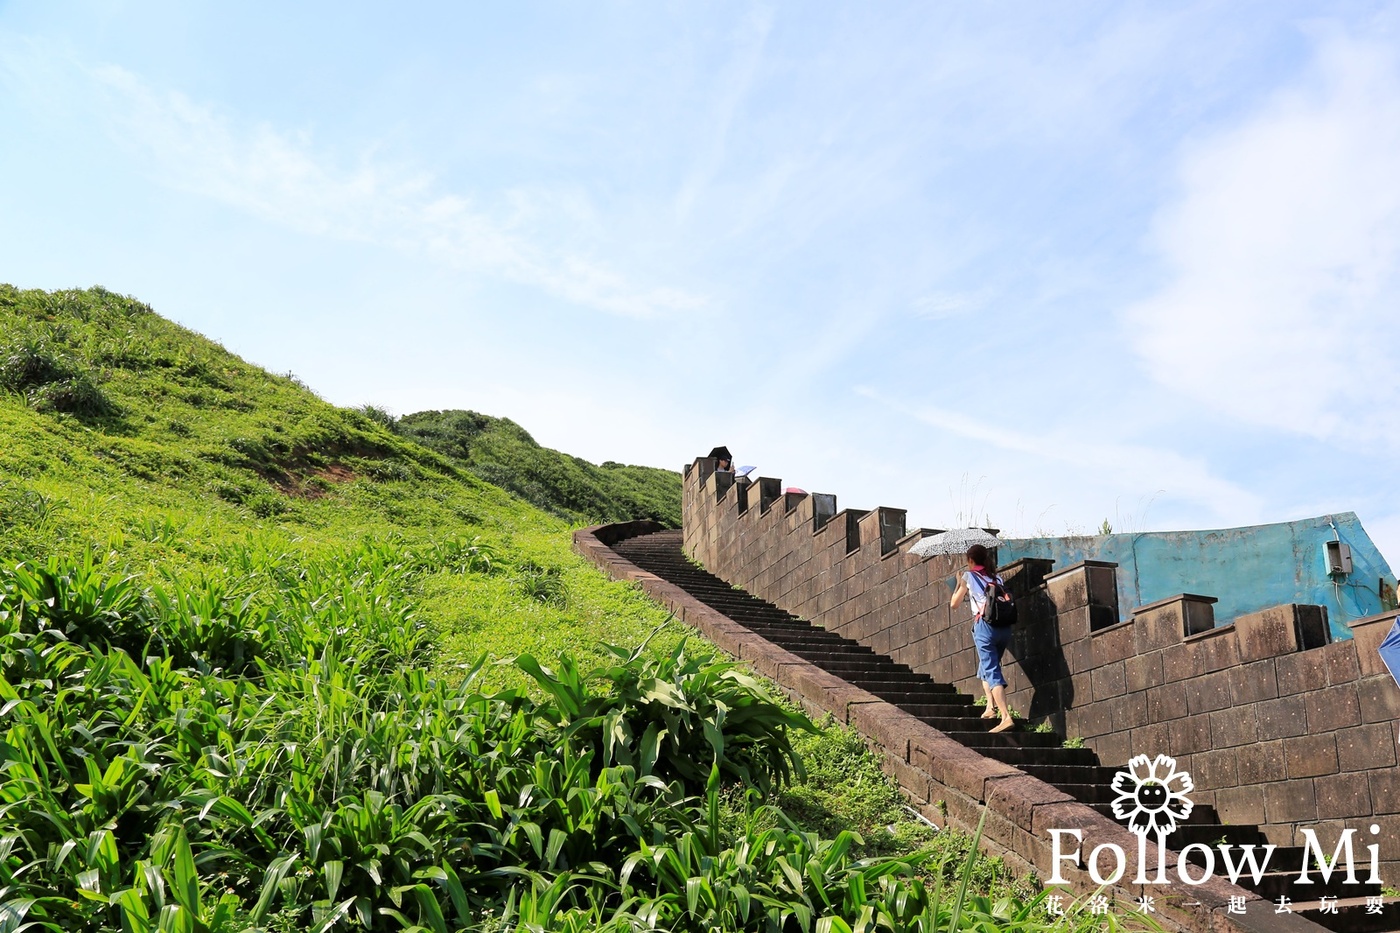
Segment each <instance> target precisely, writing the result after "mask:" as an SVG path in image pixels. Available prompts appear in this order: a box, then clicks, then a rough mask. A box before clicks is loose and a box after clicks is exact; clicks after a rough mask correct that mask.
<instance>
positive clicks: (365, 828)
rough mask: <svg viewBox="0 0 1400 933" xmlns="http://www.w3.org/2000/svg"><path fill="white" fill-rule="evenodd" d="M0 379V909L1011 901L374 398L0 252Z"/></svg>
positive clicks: (988, 873)
mask: <svg viewBox="0 0 1400 933" xmlns="http://www.w3.org/2000/svg"><path fill="white" fill-rule="evenodd" d="M0 385H3V388H4V391H3V392H0V436H3V438H4V440H5V443H4V444H3V445H0V674H2V675H3V677H2V678H0V694H3V698H0V733H2V734H0V801H3V802H2V803H0V929H3V930H19V929H44V930H72V931H106V930H114V931H115V930H124V931H148V930H149V931H154V930H188V931H200V933H203V931H208V933H221V931H234V930H267V931H291V930H320V931H329V930H353V929H371V930H399V929H412V930H431V931H448V930H507V929H509V930H526V929H530V930H595V929H612V930H623V929H626V930H645V929H665V930H697V931H698V930H741V929H742V930H749V929H752V930H798V929H801V930H818V931H839V930H845V929H861V930H873V929H875V928H876V926H880V928H882V929H909V930H929V929H933V928H935V927H936V928H937V929H940V930H941V929H974V928H976V929H981V928H992V927H993V926H995V927H997V928H1007V929H1016V928H1020V929H1039V928H1041V927H1042V926H1043V916H1044V912H1043V910H1040V909H1039V907H1038V904H1037V902H1036V901H1035V900H1034V898H1031V899H1026V898H1025V897H1022V896H1021V895H1023V894H1025V893H1027V892H1025V891H1024V890H1023V889H1021V888H1020V887H1018V886H1017V884H1016V883H1015V882H1014V881H1013V879H1011V878H1010V877H1009V876H1008V875H1007V873H1006V872H1005V870H1004V868H1001V867H1000V865H999V863H998V862H996V861H994V860H993V861H987V860H983V861H972V860H968V859H965V858H964V855H965V854H966V852H967V847H968V842H967V840H966V838H965V837H960V836H958V835H957V834H954V833H947V832H945V833H939V834H938V835H937V836H931V835H930V833H929V832H928V831H927V830H926V829H923V828H921V827H919V826H918V824H917V823H915V822H912V821H910V820H908V819H907V818H906V816H907V814H906V813H905V812H904V811H903V809H902V808H901V806H900V803H899V798H898V796H897V794H896V792H895V791H894V789H893V788H892V787H891V785H890V784H889V782H888V781H887V780H885V779H884V778H883V776H882V775H880V774H879V771H878V768H876V767H875V765H874V764H873V762H872V760H871V759H870V758H869V757H868V756H866V755H865V754H864V752H863V749H862V748H861V747H860V743H859V741H858V740H857V739H855V738H854V737H852V736H851V735H850V734H849V733H845V732H843V731H841V730H838V729H832V728H828V729H826V730H824V731H821V732H816V733H807V732H805V731H803V730H801V729H798V730H797V731H796V732H794V727H795V726H800V725H801V723H802V721H801V718H800V717H799V716H797V715H796V714H795V713H794V712H792V711H791V710H789V709H787V708H785V707H783V706H782V705H780V704H776V703H774V702H773V701H772V700H771V699H769V698H768V697H767V695H766V694H765V693H764V692H763V690H762V689H761V688H760V687H759V685H758V684H756V683H755V682H753V681H751V680H750V679H749V678H747V677H746V676H745V675H743V674H742V673H741V672H739V671H737V670H734V669H732V668H730V667H729V666H728V665H726V664H723V663H720V662H719V661H717V660H716V659H715V658H714V657H713V656H712V655H711V653H710V652H709V650H708V649H707V648H706V647H705V646H704V645H703V643H700V642H698V641H696V640H693V639H692V640H686V637H685V630H684V628H683V627H682V626H680V625H679V624H677V623H675V622H669V623H668V620H667V618H666V617H665V615H664V613H662V612H661V611H660V610H659V609H658V608H657V607H656V606H655V605H654V604H652V603H651V602H650V601H648V600H647V599H645V598H644V597H643V596H642V595H641V594H640V593H639V592H638V591H636V590H635V589H633V588H631V587H629V586H627V585H624V584H620V583H614V582H611V581H608V580H606V579H605V578H604V577H603V576H602V575H601V574H600V573H599V572H598V571H596V569H594V568H592V567H590V566H588V565H586V564H585V563H584V562H583V561H582V560H581V559H579V558H578V557H576V556H575V555H573V554H572V553H571V551H570V548H569V538H568V526H567V525H566V523H565V522H563V521H562V520H560V519H559V518H557V517H554V516H551V515H548V514H545V513H543V512H541V511H539V510H536V509H534V508H532V507H530V506H528V505H525V504H523V503H522V502H520V501H519V500H518V499H517V498H514V497H512V496H510V495H508V494H506V493H504V492H502V491H501V490H499V489H497V488H496V487H494V486H492V485H490V484H487V483H485V482H483V481H482V480H480V479H479V478H478V477H477V476H475V475H473V474H471V473H470V472H468V471H466V470H463V469H461V468H460V467H459V466H458V465H457V464H456V463H454V462H453V461H452V460H450V459H449V458H446V457H444V456H442V455H440V454H438V453H436V452H434V451H430V450H428V449H426V448H424V447H422V446H421V445H418V444H416V443H414V442H412V441H411V440H408V439H407V438H404V437H401V436H399V435H397V434H395V433H394V432H391V431H389V430H386V429H385V427H384V426H383V425H382V424H380V423H379V422H377V421H376V420H375V419H374V418H372V417H368V416H366V415H365V414H364V413H362V412H353V411H345V410H342V409H337V408H335V407H334V406H331V405H329V404H327V403H325V402H323V401H321V400H320V399H317V398H316V397H315V396H314V395H313V394H312V393H310V392H309V391H308V390H307V389H306V388H305V387H304V386H302V385H300V384H299V383H298V382H297V381H296V380H295V379H294V378H292V377H290V376H275V375H271V374H269V373H266V372H264V371H262V370H259V369H257V368H256V367H253V366H249V365H248V364H246V363H244V362H243V361H241V360H239V359H237V358H236V357H234V356H232V355H231V354H229V353H227V352H226V351H224V350H223V349H222V348H221V347H219V346H217V345H216V344H213V343H211V342H209V341H207V340H204V339H203V338H201V337H199V336H197V335H195V334H192V333H190V332H189V331H186V330H184V329H182V328H180V327H178V326H176V325H174V324H172V323H170V322H169V321H166V320H164V319H162V318H160V317H159V316H157V315H155V314H154V313H152V312H151V310H150V309H149V308H147V307H146V306H144V305H142V304H141V303H140V302H137V301H134V300H132V299H129V298H123V297H121V296H117V295H114V294H112V293H109V292H106V291H104V290H102V289H90V290H87V291H81V292H59V293H44V292H37V291H25V292H21V291H19V290H17V289H13V288H9V287H4V286H0ZM608 644H617V645H627V646H642V647H640V648H637V649H635V650H622V651H618V650H613V649H609V648H608V647H607V645H608ZM582 672H590V673H582ZM803 757H805V758H807V759H809V760H811V761H813V762H814V767H813V768H812V779H809V780H808V781H807V782H805V783H804V782H800V781H799V782H793V781H792V780H791V778H793V777H795V776H796V775H797V774H798V773H799V772H798V768H799V764H798V762H799V761H800V760H801V759H802V758H803ZM944 856H947V857H948V860H947V861H943V858H944ZM964 869H965V870H964ZM964 878H966V879H968V880H969V881H971V880H974V879H975V881H976V883H977V886H976V887H974V888H972V889H971V890H970V891H965V890H964V889H963V888H962V887H961V885H963V879H964ZM964 895H965V896H964ZM956 905H961V906H956ZM1080 919H1082V920H1083V922H1084V923H1086V924H1087V923H1090V922H1091V920H1090V918H1088V917H1082V918H1080ZM1100 919H1101V918H1092V921H1093V922H1094V925H1097V921H1099V920H1100ZM1018 924H1019V926H1018ZM979 925H980V926H979Z"/></svg>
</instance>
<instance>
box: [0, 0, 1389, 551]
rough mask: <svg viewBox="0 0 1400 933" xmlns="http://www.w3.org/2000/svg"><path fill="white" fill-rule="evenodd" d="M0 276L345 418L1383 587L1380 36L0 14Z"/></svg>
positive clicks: (714, 10) (915, 25)
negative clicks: (1177, 548) (87, 299)
mask: <svg viewBox="0 0 1400 933" xmlns="http://www.w3.org/2000/svg"><path fill="white" fill-rule="evenodd" d="M0 127H3V132H0V216H3V218H4V222H3V223H0V280H3V281H9V282H12V283H14V284H16V285H20V286H25V287H42V288H61V287H69V286H86V285H91V284H102V285H104V286H106V287H108V288H111V289H114V290H117V291H121V292H124V293H128V294H133V295H136V296H138V297H140V298H142V299H143V300H146V301H148V302H150V303H151V304H152V305H153V306H154V307H155V308H156V310H158V311H159V312H160V313H162V314H164V315H166V316H167V317H170V318H173V319H175V320H177V321H179V322H181V323H183V324H185V325H187V326H189V327H191V328H194V329H195V330H198V331H200V332H202V333H204V334H206V335H208V336H210V337H213V338H215V339H217V340H219V341H221V342H222V343H223V344H224V345H225V346H227V347H229V348H230V349H232V350H234V351H235V352H237V353H239V354H241V355H243V356H244V357H246V358H248V359H249V360H252V361H254V362H256V363H259V364H261V365H264V366H266V367H268V368H270V369H273V370H277V371H279V372H286V371H292V372H295V373H296V374H297V375H298V376H299V377H300V378H302V379H303V380H304V381H305V382H307V383H308V384H309V385H310V386H312V387H313V388H314V389H315V390H316V391H318V392H319V393H320V394H321V395H322V396H324V397H325V398H327V399H329V400H330V401H332V402H335V403H337V404H342V405H358V404H362V403H366V402H368V403H374V404H379V405H383V406H386V407H388V408H390V409H391V410H393V411H395V412H398V413H406V412H411V411H417V410H421V409H425V408H472V409H476V410H478V411H483V412H487V413H490V414H494V415H504V416H507V417H510V418H512V419H514V420H516V421H518V422H520V423H521V424H523V425H524V426H525V427H526V428H528V429H529V430H530V431H531V432H532V433H533V434H534V435H535V437H536V438H537V439H538V440H539V441H540V442H541V443H544V444H546V445H549V446H552V447H557V448H560V449H563V450H566V451H569V452H570V453H574V454H577V455H579V456H583V457H585V458H587V459H589V460H592V461H594V462H599V461H602V460H605V459H614V460H623V461H627V462H633V463H645V464H651V465H657V466H665V467H670V468H678V467H679V466H680V465H681V464H682V463H684V462H686V461H687V460H689V459H690V457H691V456H693V455H695V454H697V453H703V452H704V451H706V450H708V449H709V447H711V446H712V445H713V444H716V443H726V444H728V445H729V446H730V447H732V448H733V449H734V450H735V452H736V455H737V456H738V459H739V460H740V461H741V462H744V463H755V464H758V466H759V467H760V471H761V472H763V473H765V474H767V475H776V476H781V477H783V478H784V480H785V482H787V483H793V484H796V485H799V486H802V487H803V488H806V489H808V490H814V491H824V492H835V493H837V494H838V496H839V501H840V503H841V504H842V505H844V506H854V507H861V508H870V507H873V506H876V505H892V506H898V507H903V508H907V509H908V510H909V520H910V523H911V525H913V524H923V525H930V526H938V527H947V526H952V525H959V524H966V523H967V522H968V521H970V520H975V521H977V522H979V523H981V522H990V523H992V524H995V525H997V526H999V527H1001V528H1003V529H1005V530H1006V531H1008V532H1010V533H1013V534H1018V535H1033V534H1037V533H1045V534H1062V533H1065V532H1075V531H1080V532H1084V531H1092V530H1096V529H1097V528H1098V526H1099V525H1100V523H1101V522H1102V521H1103V520H1104V519H1105V518H1107V519H1108V520H1109V521H1110V522H1111V523H1112V524H1113V525H1114V526H1115V528H1116V529H1118V530H1129V531H1131V530H1149V529H1151V530H1159V529H1177V528H1209V527H1223V526H1232V525H1242V524H1252V523H1257V522H1267V521H1283V520H1288V519H1295V518H1300V517H1306V516H1311V515H1317V514H1326V513H1328V512H1332V511H1342V510H1353V511H1356V512H1357V513H1359V514H1360V516H1361V519H1362V521H1363V523H1364V524H1365V525H1366V527H1367V528H1368V529H1369V530H1370V532H1371V534H1372V536H1373V537H1374V538H1375V539H1376V540H1377V542H1378V543H1379V544H1380V546H1381V548H1382V551H1383V552H1384V553H1386V554H1387V555H1388V556H1389V557H1390V559H1391V561H1392V562H1400V497H1397V495H1396V493H1397V484H1396V481H1395V474H1396V470H1395V466H1394V464H1395V462H1396V460H1397V455H1400V390H1398V389H1397V376H1396V372H1397V367H1398V366H1400V354H1397V348H1400V267H1397V258H1400V6H1397V5H1395V4H1371V3H1337V4H1325V3H1288V2H1277V0H1275V2H1260V3H1234V4H1219V3H1200V4H1170V5H1168V4H1158V3H1152V4H1148V3H1139V4H1107V3H1077V4H1076V3H1061V4H1053V5H1051V4H1032V3H1025V4H1013V5H1006V4H981V5H978V4H966V3H957V4H953V3H944V4H928V3H909V4H899V3H894V2H891V3H882V4H855V3H849V4H835V3H790V4H735V3H706V4H699V3H696V4H683V3H616V4H608V3H594V4H576V3H570V4H565V3H559V4H548V3H512V4H494V5H489V4H457V3H443V4H428V3H418V4H413V3H404V4H397V5H395V7H394V8H393V10H392V12H391V11H390V10H389V8H387V7H385V6H384V5H382V4H357V3H345V2H337V3H334V4H331V3H304V4H296V5H292V4H281V3H277V4H274V3H239V4H228V3H222V4H216V3H202V2H170V3H122V2H92V3H48V2H44V3H40V2H8V3H0Z"/></svg>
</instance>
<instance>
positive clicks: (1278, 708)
mask: <svg viewBox="0 0 1400 933" xmlns="http://www.w3.org/2000/svg"><path fill="white" fill-rule="evenodd" d="M1257 712H1258V715H1259V739H1260V741H1263V742H1267V741H1269V740H1270V739H1282V738H1287V737H1289V736H1294V735H1302V734H1303V733H1305V732H1307V731H1308V721H1307V707H1306V706H1305V704H1304V699H1303V697H1298V696H1291V697H1280V698H1279V699H1277V700H1265V701H1263V702H1261V703H1260V704H1259V705H1258V708H1257Z"/></svg>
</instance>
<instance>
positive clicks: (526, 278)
mask: <svg viewBox="0 0 1400 933" xmlns="http://www.w3.org/2000/svg"><path fill="white" fill-rule="evenodd" d="M86 73H87V74H88V75H89V76H90V77H91V79H92V80H93V82H94V83H95V85H96V88H97V89H98V90H99V91H101V92H102V94H101V97H102V98H103V99H104V100H105V102H106V104H107V107H106V112H105V114H104V122H105V124H106V126H107V128H108V130H109V132H110V133H111V135H112V136H113V137H114V138H115V139H116V140H117V142H118V143H119V144H120V145H122V146H123V147H125V148H127V149H128V150H130V151H133V152H135V153H137V154H138V155H139V156H140V157H141V158H143V159H145V160H146V161H147V162H148V164H149V170H150V172H151V173H152V174H153V175H154V176H155V177H156V178H157V179H158V180H159V181H160V182H161V183H163V184H167V185H170V186H172V187H175V188H177V189H180V190H183V191H187V192H190V193H193V194H196V195H198V196H201V197H207V198H211V199H214V200H217V201H220V202H222V203H224V204H227V205H229V206H231V207H233V208H235V209H237V210H240V211H244V212H247V213H249V214H252V215H254V216H257V217H260V218H263V219H265V220H267V221H269V222H272V223H276V224H280V225H283V226H287V227H290V228H292V229H295V230H299V231H302V232H304V233H308V234H311V235H315V236H324V237H334V238H338V239H344V240H352V241H361V242H370V243H377V244H380V245H384V246H389V247H392V248H396V249H402V250H406V251H413V252H421V253H424V254H427V255H429V256H431V257H433V258H434V259H435V260H437V261H439V262H442V263H444V264H447V265H450V266H454V267H458V268H464V269H471V270H477V271H484V272H487V273H490V274H495V275H498V276H501V277H503V278H505V279H508V280H510V281H514V282H517V283H521V284H525V285H528V286H532V287H535V288H539V289H541V290H543V291H545V292H547V293H549V294H551V295H553V296H555V297H557V298H562V299H564V300H565V301H569V302H572V303H575V304H578V305H581V306H584V307H589V308H593V309H596V310H600V311H605V312H608V313H610V314H617V315H623V316H627V317H637V318H646V317H656V316H664V315H668V314H672V313H680V312H690V311H695V310H697V309H699V308H701V307H704V306H705V304H706V300H705V298H704V297H703V296H699V295H695V294H691V293H689V292H686V291H684V290H682V289H679V288H673V287H665V286H655V285H647V284H642V283H639V282H637V281H634V280H633V278H632V277H630V276H629V275H627V274H626V273H624V272H621V271H619V270H617V269H616V268H613V267H612V266H611V265H609V264H608V263H606V262H603V261H600V260H598V259H596V258H594V257H592V256H590V255H586V254H584V253H583V252H581V251H579V250H577V249H575V248H570V247H568V246H564V247H558V246H553V247H547V246H545V245H543V244H544V243H545V242H546V241H551V240H558V239H559V237H558V235H557V233H550V234H544V233H542V232H540V231H544V230H549V229H550V228H551V226H554V227H559V226H562V225H563V219H564V218H563V215H566V214H568V215H571V214H576V213H577V211H578V208H577V205H576V204H575V203H573V202H574V201H576V195H575V194H565V195H561V196H560V198H559V202H560V203H559V204H558V205H556V206H555V208H554V209H551V208H550V207H549V205H548V203H547V200H548V199H547V195H546V194H544V193H542V192H538V191H533V192H530V193H528V200H529V202H530V211H528V212H526V213H525V214H522V212H521V211H520V209H519V207H520V205H519V203H517V202H518V199H512V198H511V197H506V198H505V201H506V202H507V206H506V208H505V209H504V210H503V211H501V212H500V213H501V214H502V215H503V219H498V218H496V217H495V216H493V215H492V213H491V212H489V211H487V210H484V209H482V208H481V207H479V206H477V205H475V204H474V203H473V201H472V199H470V198H468V197H464V196H461V195H456V194H450V193H443V192H441V191H440V190H438V189H437V186H436V185H435V182H434V180H433V179H432V178H430V177H428V176H427V175H425V174H423V173H421V172H414V171H411V170H408V169H404V168H401V167H398V166H393V165H384V164H380V163H377V162H376V161H374V160H373V159H372V158H370V157H363V158H361V159H360V160H359V163H358V164H357V165H355V166H353V167H349V168H346V167H342V166H341V165H339V164H337V163H336V161H335V160H334V159H333V158H330V157H328V156H326V155H325V154H323V153H319V152H317V151H316V149H315V147H314V145H313V141H312V139H311V138H310V137H309V136H308V135H306V134H299V133H290V132H286V131H281V130H278V129H276V128H274V127H271V126H268V125H260V126H257V127H253V128H242V127H238V126H236V125H235V124H234V122H233V121H231V120H229V119H227V118H226V117H224V116H222V115H220V114H219V113H218V112H217V111H215V110H214V109H213V108H211V107H208V106H205V105H203V104H200V103H197V102H195V101H192V100H190V99H189V98H188V97H186V96H185V95H183V94H179V93H176V92H169V91H159V90H156V89H154V88H152V87H150V86H148V85H147V84H145V83H144V82H143V81H142V80H141V79H140V78H138V77H137V76H136V75H134V74H132V73H131V72H129V71H127V70H125V69H122V68H118V67H115V66H103V67H98V68H93V69H87V70H86Z"/></svg>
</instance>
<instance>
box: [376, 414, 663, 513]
mask: <svg viewBox="0 0 1400 933" xmlns="http://www.w3.org/2000/svg"><path fill="white" fill-rule="evenodd" d="M390 423H391V424H392V426H393V428H394V430H395V431H397V432H398V433H399V434H402V435H403V436H404V437H409V438H412V439H413V440H415V441H417V442H418V443H420V444H422V445H423V446H424V447H428V448H430V449H432V450H436V451H437V452H438V453H440V454H443V455H444V456H446V457H448V458H449V459H451V460H453V461H454V462H456V463H458V464H459V465H461V466H463V467H465V468H466V469H467V470H468V471H469V472H471V473H473V474H475V475H476V476H478V477H480V478H481V479H484V480H486V482H488V483H491V484H493V485H496V486H499V487H501V488H502V489H507V490H509V491H511V492H513V493H515V494H516V495H517V496H519V497H520V498H522V499H524V500H525V501H526V502H530V503H533V504H534V505H536V506H539V507H540V508H541V509H544V510H545V511H546V512H550V513H552V514H554V515H558V516H560V517H561V518H565V519H567V520H569V521H574V522H583V523H587V524H597V523H602V522H619V521H629V520H631V519H636V518H650V519H653V520H655V521H658V522H661V523H662V524H664V525H666V526H667V527H668V528H679V527H680V524H681V477H680V474H679V473H675V472H672V471H670V470H661V469H657V468H656V467H643V466H625V465H623V464H621V463H614V462H612V461H608V462H606V463H604V464H603V465H602V466H594V465H593V464H591V463H589V462H588V461H586V460H582V459H580V458H578V457H571V456H569V455H568V454H564V453H560V452H559V451H557V450H550V449H549V448H548V447H541V446H540V445H539V444H537V443H536V442H535V439H534V438H533V437H531V436H530V435H529V433H528V432H527V431H526V430H525V429H524V428H522V427H520V425H518V424H516V423H515V422H514V421H511V420H510V419H509V418H493V417H491V416H490V415H481V414H477V413H476V412H474V411H420V412H416V413H414V414H411V415H405V416H404V417H402V418H399V419H397V420H391V421H390Z"/></svg>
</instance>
